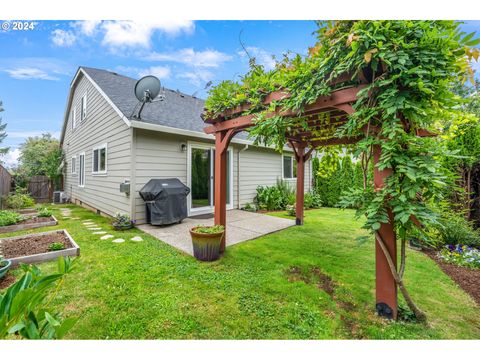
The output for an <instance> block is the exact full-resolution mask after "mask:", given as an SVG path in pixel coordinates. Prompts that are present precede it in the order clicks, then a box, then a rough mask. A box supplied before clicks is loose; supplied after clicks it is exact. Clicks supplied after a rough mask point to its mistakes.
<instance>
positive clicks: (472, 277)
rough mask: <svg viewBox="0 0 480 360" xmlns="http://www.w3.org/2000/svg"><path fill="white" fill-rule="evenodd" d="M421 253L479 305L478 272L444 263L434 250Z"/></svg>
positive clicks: (479, 287)
mask: <svg viewBox="0 0 480 360" xmlns="http://www.w3.org/2000/svg"><path fill="white" fill-rule="evenodd" d="M423 252H424V253H425V254H427V255H428V256H429V257H430V258H431V259H433V260H435V262H436V263H437V264H438V266H440V268H441V269H442V270H443V272H444V273H445V274H447V275H448V276H450V277H451V278H452V280H453V281H455V282H456V283H457V284H458V286H460V287H461V288H462V289H463V290H464V291H465V292H466V293H468V294H469V295H470V296H471V297H472V298H473V299H474V300H475V302H476V303H477V304H478V305H480V270H476V269H469V268H467V267H464V266H458V265H455V264H449V263H446V262H445V261H443V260H442V259H441V258H440V257H439V256H438V255H437V252H436V251H434V250H430V249H424V250H423Z"/></svg>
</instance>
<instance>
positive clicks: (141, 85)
mask: <svg viewBox="0 0 480 360" xmlns="http://www.w3.org/2000/svg"><path fill="white" fill-rule="evenodd" d="M161 88H162V87H161V84H160V80H158V79H157V78H156V77H155V76H153V75H147V76H144V77H143V78H141V79H140V80H138V81H137V83H136V84H135V89H134V93H135V97H136V98H137V99H138V101H139V103H138V104H137V106H135V108H134V109H133V113H132V117H133V118H134V119H141V117H140V114H141V113H142V110H143V107H144V106H145V104H146V103H151V102H153V99H155V98H156V97H157V96H158V94H160V90H161ZM164 98H165V96H164V95H161V96H160V98H159V101H163V99H164ZM140 104H141V106H140V109H139V110H138V113H136V114H135V111H136V110H137V108H138V106H139V105H140Z"/></svg>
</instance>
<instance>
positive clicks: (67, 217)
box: [62, 216, 71, 220]
mask: <svg viewBox="0 0 480 360" xmlns="http://www.w3.org/2000/svg"><path fill="white" fill-rule="evenodd" d="M62 219H64V220H66V219H71V217H70V216H62Z"/></svg>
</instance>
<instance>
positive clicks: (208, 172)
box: [189, 145, 232, 214]
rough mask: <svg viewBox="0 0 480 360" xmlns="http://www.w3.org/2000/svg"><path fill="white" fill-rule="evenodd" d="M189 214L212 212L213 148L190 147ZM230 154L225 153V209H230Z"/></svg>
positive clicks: (229, 152) (213, 186)
mask: <svg viewBox="0 0 480 360" xmlns="http://www.w3.org/2000/svg"><path fill="white" fill-rule="evenodd" d="M189 172H190V184H189V186H190V212H191V213H192V214H195V213H197V214H198V213H207V212H212V211H213V207H214V200H215V199H214V196H215V194H214V189H215V184H214V183H215V178H214V174H215V148H214V147H211V146H203V145H192V146H191V147H190V169H189ZM231 172H232V152H231V150H230V149H229V150H228V151H227V207H231V203H232V201H231V198H232V189H231V187H232V180H231Z"/></svg>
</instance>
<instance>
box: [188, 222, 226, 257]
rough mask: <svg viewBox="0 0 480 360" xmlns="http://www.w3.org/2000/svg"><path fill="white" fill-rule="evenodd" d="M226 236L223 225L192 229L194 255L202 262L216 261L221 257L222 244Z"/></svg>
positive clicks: (199, 226) (198, 226) (200, 226)
mask: <svg viewBox="0 0 480 360" xmlns="http://www.w3.org/2000/svg"><path fill="white" fill-rule="evenodd" d="M224 234H225V228H224V226H223V225H213V226H206V225H197V226H195V227H193V228H191V229H190V236H191V237H192V244H193V255H194V256H195V258H197V259H198V260H201V261H214V260H217V259H218V258H219V257H220V244H221V242H222V238H223V236H224Z"/></svg>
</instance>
